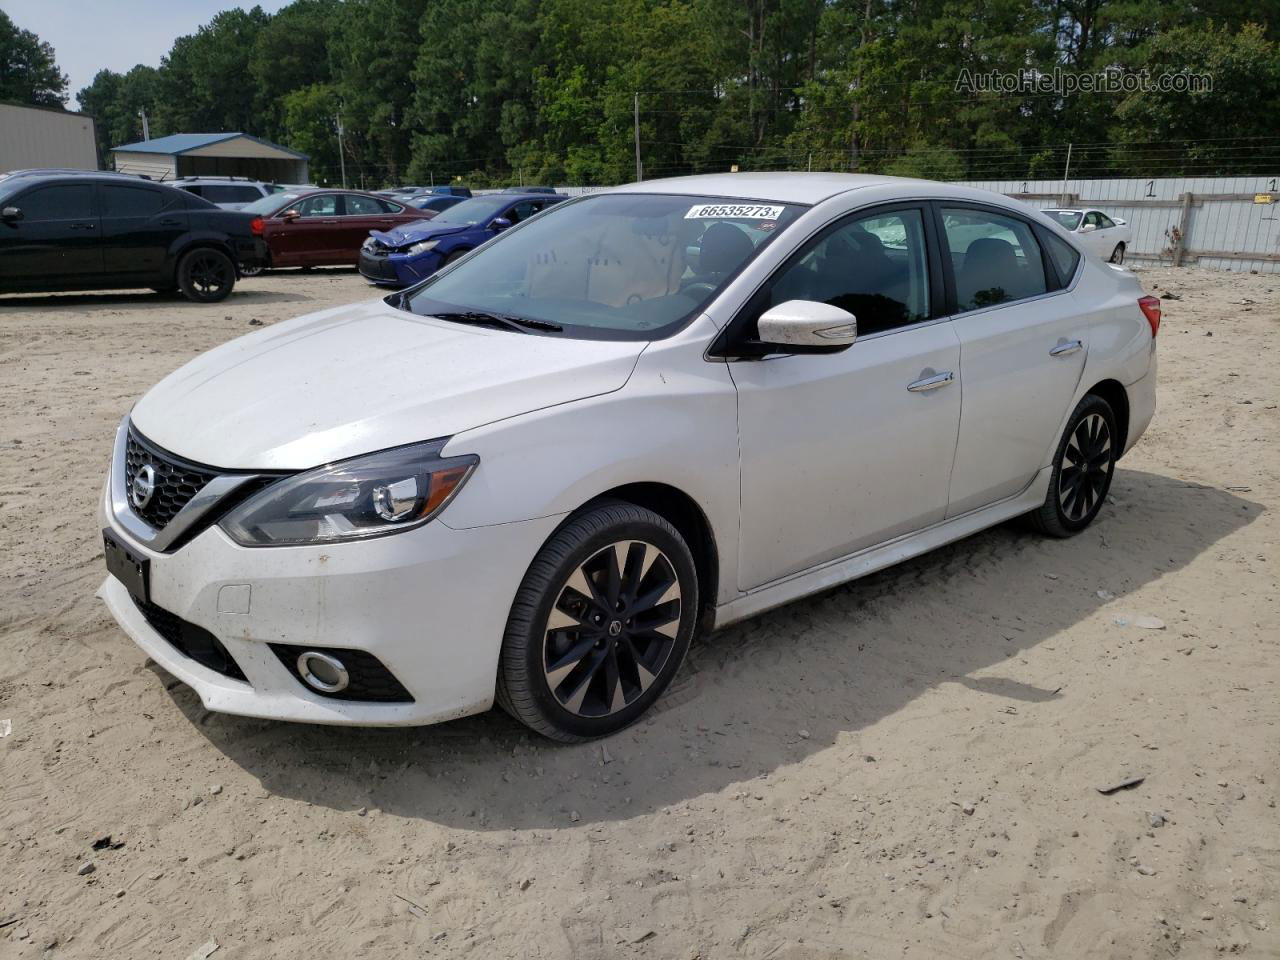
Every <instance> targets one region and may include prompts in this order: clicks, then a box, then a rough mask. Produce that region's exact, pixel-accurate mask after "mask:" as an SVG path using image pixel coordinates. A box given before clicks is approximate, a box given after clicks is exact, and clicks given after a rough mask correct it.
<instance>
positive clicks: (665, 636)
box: [497, 502, 698, 742]
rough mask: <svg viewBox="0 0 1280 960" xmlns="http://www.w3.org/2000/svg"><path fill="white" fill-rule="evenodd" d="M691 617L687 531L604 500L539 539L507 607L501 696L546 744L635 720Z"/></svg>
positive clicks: (693, 578)
mask: <svg viewBox="0 0 1280 960" xmlns="http://www.w3.org/2000/svg"><path fill="white" fill-rule="evenodd" d="M697 613H698V579H697V574H696V572H695V569H694V562H693V555H692V553H691V552H690V550H689V547H688V545H687V544H686V543H685V541H684V538H683V537H681V536H680V533H679V532H678V531H677V530H676V528H675V527H673V526H672V525H671V524H670V523H668V522H667V521H666V520H664V519H663V518H662V517H660V516H658V514H656V513H654V512H653V511H651V510H646V509H644V508H643V507H638V506H635V505H634V504H630V503H621V502H618V503H602V504H600V505H599V506H597V507H594V508H591V509H589V510H587V511H586V512H584V513H582V514H581V515H580V516H577V517H575V518H573V519H572V520H570V521H569V522H568V523H566V524H565V525H564V526H563V527H561V528H560V530H558V531H557V532H556V533H555V535H554V536H552V538H551V539H550V540H548V541H547V543H546V544H545V545H544V546H543V548H542V549H541V550H540V551H539V553H538V555H537V557H535V558H534V561H533V563H532V564H531V565H530V567H529V572H528V573H527V574H525V578H524V582H523V583H522V584H521V585H520V589H519V591H518V592H517V594H516V598H515V602H514V603H513V604H512V606H511V615H510V617H509V619H508V621H507V630H506V634H505V636H504V637H503V641H502V657H501V661H500V663H499V667H498V686H497V695H498V703H499V704H500V705H501V706H502V708H503V709H504V710H506V711H507V712H508V713H510V714H511V715H512V716H513V717H515V718H516V719H517V720H519V721H521V722H522V723H524V724H526V725H527V726H529V727H531V728H532V729H534V730H536V731H538V732H539V733H541V734H543V735H545V736H547V737H550V738H552V739H554V740H563V741H566V742H576V741H582V740H589V739H591V738H593V737H602V736H605V735H607V734H610V733H614V732H616V731H618V730H621V729H622V728H623V727H626V726H628V725H629V724H631V723H634V722H635V721H636V720H637V719H639V717H640V716H641V715H642V714H643V713H644V712H645V711H646V710H648V709H649V707H650V706H651V705H652V704H653V702H654V701H655V700H657V699H658V697H659V696H660V695H661V694H662V691H663V690H665V689H666V687H667V685H668V684H670V683H671V680H672V678H673V677H674V676H675V675H676V672H677V671H678V670H679V669H680V664H681V662H682V661H683V660H684V657H685V653H686V652H687V651H688V649H689V641H690V639H691V638H692V636H693V631H694V624H695V621H696V619H697Z"/></svg>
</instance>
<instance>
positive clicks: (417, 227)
mask: <svg viewBox="0 0 1280 960" xmlns="http://www.w3.org/2000/svg"><path fill="white" fill-rule="evenodd" d="M470 229H471V227H470V226H469V225H468V224H465V223H436V222H435V221H434V220H415V221H414V222H413V223H406V224H405V225H404V226H402V227H396V228H395V229H394V230H371V231H369V236H371V237H373V239H375V240H377V241H378V242H379V243H381V244H382V245H383V246H384V247H391V248H392V249H393V250H394V249H395V248H396V247H404V246H407V245H409V244H411V243H418V242H419V241H422V240H429V239H431V238H432V237H444V236H447V235H449V234H451V233H462V231H463V230H470Z"/></svg>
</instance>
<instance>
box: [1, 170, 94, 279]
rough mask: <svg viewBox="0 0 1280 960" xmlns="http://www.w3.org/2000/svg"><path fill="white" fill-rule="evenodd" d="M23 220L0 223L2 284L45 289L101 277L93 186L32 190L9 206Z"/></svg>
mask: <svg viewBox="0 0 1280 960" xmlns="http://www.w3.org/2000/svg"><path fill="white" fill-rule="evenodd" d="M5 206H6V207H17V208H18V210H19V211H20V216H19V217H17V218H15V219H11V220H5V221H3V222H0V279H2V280H3V282H4V283H5V284H6V285H13V286H15V287H22V286H27V287H36V288H38V287H41V286H43V285H45V284H47V283H49V282H50V281H51V280H53V279H55V278H57V279H58V280H59V281H62V280H66V281H70V282H71V283H73V284H76V285H81V284H84V283H86V282H88V281H91V280H93V279H95V278H101V276H102V238H101V236H100V235H99V234H100V231H99V228H98V216H97V214H96V213H95V212H94V206H93V184H92V183H88V182H86V183H58V184H50V185H48V186H40V187H33V188H32V189H30V190H27V191H26V192H25V193H20V194H18V195H17V196H16V197H13V198H11V199H9V200H8V201H6V202H5Z"/></svg>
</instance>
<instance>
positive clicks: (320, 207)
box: [293, 193, 338, 217]
mask: <svg viewBox="0 0 1280 960" xmlns="http://www.w3.org/2000/svg"><path fill="white" fill-rule="evenodd" d="M293 209H294V210H297V211H298V213H299V215H300V216H304V217H336V216H337V215H338V195H337V194H336V193H325V194H321V195H320V196H318V197H307V198H306V199H305V200H303V201H301V202H299V203H297V204H295V205H294V207H293Z"/></svg>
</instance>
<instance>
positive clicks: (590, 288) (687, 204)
mask: <svg viewBox="0 0 1280 960" xmlns="http://www.w3.org/2000/svg"><path fill="white" fill-rule="evenodd" d="M492 199H494V198H488V197H484V198H481V197H477V198H476V199H474V200H467V201H465V202H464V203H460V204H458V206H456V207H454V208H453V209H452V210H448V211H446V212H445V213H442V214H441V215H440V216H438V217H437V218H436V219H435V220H434V221H432V223H433V224H439V223H441V222H447V221H449V220H452V219H453V217H454V214H455V213H457V211H461V210H463V208H464V207H467V206H469V205H472V204H478V203H481V202H484V203H485V204H486V207H488V208H489V209H493V211H494V213H497V212H499V211H500V210H502V209H505V207H506V205H508V204H510V202H511V201H510V200H509V199H508V200H506V201H503V202H500V203H498V204H495V205H494V206H495V207H496V209H494V207H489V203H490V201H491V200H492ZM804 209H805V208H804V207H802V206H799V205H796V204H786V203H773V202H767V201H762V202H754V201H751V202H749V201H740V200H725V199H720V198H716V197H702V196H674V195H666V194H638V193H636V194H630V193H614V194H603V195H597V196H591V197H585V198H583V199H581V200H578V201H575V202H571V203H565V204H560V205H557V206H556V209H554V210H551V211H548V212H547V213H546V215H545V216H541V217H538V218H536V219H534V220H532V221H530V222H529V223H528V224H527V225H522V226H520V227H519V228H518V229H513V230H511V231H510V232H506V233H503V234H501V235H500V236H499V237H497V238H496V239H494V240H492V241H490V242H489V243H487V244H485V245H484V246H482V247H480V248H478V249H477V250H476V252H475V253H473V254H472V255H471V256H470V257H468V258H467V259H466V260H464V261H463V262H462V263H459V264H458V265H457V266H455V267H453V268H452V269H450V270H448V271H446V272H445V273H443V274H437V275H436V276H435V277H433V278H431V279H430V280H428V281H426V282H425V283H424V284H423V285H422V286H419V287H416V288H414V289H413V290H411V291H410V292H409V294H408V296H407V298H406V299H405V300H402V301H400V302H401V304H402V305H403V306H404V307H405V308H406V309H409V310H412V311H413V312H414V313H418V314H423V315H439V314H442V313H458V312H464V311H472V312H474V311H483V312H486V313H491V314H499V315H504V316H515V317H521V318H526V319H532V320H541V321H544V322H546V323H554V324H557V325H559V326H561V327H563V328H564V331H563V332H564V334H565V335H568V336H582V337H590V338H596V339H621V340H654V339H660V338H661V337H664V336H667V335H668V334H670V333H672V332H674V331H675V330H676V329H678V327H679V326H680V325H682V324H683V323H684V322H685V321H686V320H687V319H688V318H689V317H690V316H692V315H693V314H694V313H695V312H696V311H697V310H699V309H700V308H701V307H702V306H703V305H704V304H706V303H707V302H709V301H710V300H711V299H712V298H713V297H714V296H715V295H716V294H718V293H719V292H720V291H721V290H722V289H723V288H724V286H725V285H726V284H727V283H728V282H729V280H730V279H731V278H732V277H733V276H734V274H735V273H736V272H737V271H738V270H740V269H741V268H742V267H743V266H744V265H745V264H746V263H747V262H748V261H749V260H751V259H752V258H753V257H754V256H755V255H756V254H757V253H758V252H759V251H760V250H762V249H763V248H764V247H765V246H767V245H768V244H769V243H770V242H772V240H773V238H774V237H776V236H777V235H778V234H779V233H781V232H782V231H783V230H785V229H786V228H787V227H788V225H789V224H791V223H792V221H794V220H795V219H796V217H798V216H799V215H800V213H802V212H803V210H804ZM464 216H469V215H468V214H466V213H465V212H464Z"/></svg>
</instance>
